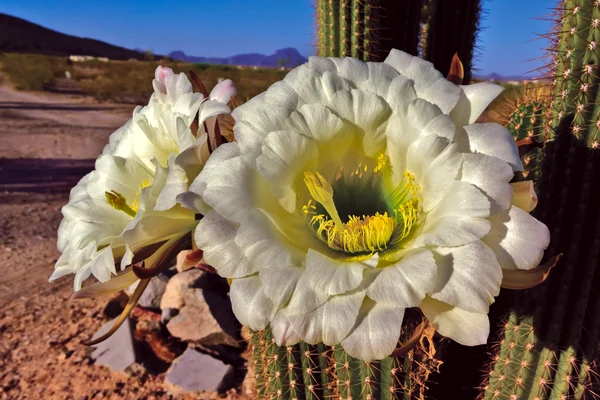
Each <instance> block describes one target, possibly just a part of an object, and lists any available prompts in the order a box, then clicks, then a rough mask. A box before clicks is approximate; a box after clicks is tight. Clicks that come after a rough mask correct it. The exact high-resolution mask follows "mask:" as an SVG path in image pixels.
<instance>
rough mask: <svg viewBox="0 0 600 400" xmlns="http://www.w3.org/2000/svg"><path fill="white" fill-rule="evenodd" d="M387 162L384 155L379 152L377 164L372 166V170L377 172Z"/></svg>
mask: <svg viewBox="0 0 600 400" xmlns="http://www.w3.org/2000/svg"><path fill="white" fill-rule="evenodd" d="M386 164H387V160H386V158H385V155H383V154H380V155H379V157H377V166H376V167H375V168H373V172H379V171H381V170H382V169H383V167H385V166H386Z"/></svg>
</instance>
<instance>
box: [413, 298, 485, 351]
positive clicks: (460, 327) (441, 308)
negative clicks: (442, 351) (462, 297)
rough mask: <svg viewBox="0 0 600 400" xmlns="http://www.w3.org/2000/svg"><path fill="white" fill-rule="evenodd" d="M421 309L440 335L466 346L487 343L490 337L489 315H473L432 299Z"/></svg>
mask: <svg viewBox="0 0 600 400" xmlns="http://www.w3.org/2000/svg"><path fill="white" fill-rule="evenodd" d="M419 308H421V311H423V314H425V317H427V319H428V320H429V322H431V323H432V324H433V326H434V327H435V329H436V330H437V331H438V332H439V333H440V335H443V336H446V337H449V338H450V339H453V340H454V341H456V342H458V343H460V344H462V345H465V346H478V345H480V344H486V343H487V338H488V336H489V335H490V320H489V318H488V316H487V314H477V313H471V312H468V311H465V310H461V309H460V308H458V307H452V306H450V305H448V304H446V303H444V302H441V301H438V300H435V299H432V298H430V297H427V298H425V300H423V302H422V303H421V305H420V306H419Z"/></svg>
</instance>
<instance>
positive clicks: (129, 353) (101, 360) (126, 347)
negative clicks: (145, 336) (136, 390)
mask: <svg viewBox="0 0 600 400" xmlns="http://www.w3.org/2000/svg"><path fill="white" fill-rule="evenodd" d="M115 320H116V318H115V319H114V320H112V321H110V322H107V323H106V324H104V325H103V326H102V328H100V329H99V330H98V332H96V333H95V334H94V336H93V339H95V338H97V337H100V336H101V335H103V334H105V333H106V332H108V330H109V329H110V328H111V327H112V326H113V324H114V322H115ZM91 357H92V358H93V359H94V360H96V364H100V365H105V366H107V367H109V368H110V369H112V370H114V371H125V370H126V369H127V368H128V367H130V366H131V365H133V364H134V363H135V362H136V359H137V357H136V353H135V346H134V342H133V336H132V332H131V323H130V322H129V319H126V320H125V322H124V323H123V325H121V327H120V328H119V329H117V331H116V332H115V333H114V334H113V335H112V336H111V337H109V338H108V339H106V340H105V341H104V342H101V343H98V344H97V345H95V346H94V351H93V352H92V354H91Z"/></svg>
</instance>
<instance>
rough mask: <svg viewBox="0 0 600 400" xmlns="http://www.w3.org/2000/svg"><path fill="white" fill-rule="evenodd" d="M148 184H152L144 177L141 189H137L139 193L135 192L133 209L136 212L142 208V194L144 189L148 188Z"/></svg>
mask: <svg viewBox="0 0 600 400" xmlns="http://www.w3.org/2000/svg"><path fill="white" fill-rule="evenodd" d="M148 186H150V182H149V181H148V180H146V179H144V181H143V182H142V184H141V185H140V190H138V191H137V193H136V194H135V198H134V199H133V201H132V202H131V209H132V210H134V211H135V212H138V210H139V209H140V196H141V195H142V189H143V188H147V187H148Z"/></svg>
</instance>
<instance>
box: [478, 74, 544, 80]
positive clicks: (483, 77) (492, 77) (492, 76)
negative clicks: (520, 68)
mask: <svg viewBox="0 0 600 400" xmlns="http://www.w3.org/2000/svg"><path fill="white" fill-rule="evenodd" d="M473 78H475V79H478V80H482V81H501V82H507V81H519V82H522V81H530V80H532V79H539V78H540V77H539V76H536V75H509V76H503V75H500V74H498V73H496V72H492V73H491V74H487V75H475V76H474V77H473Z"/></svg>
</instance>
